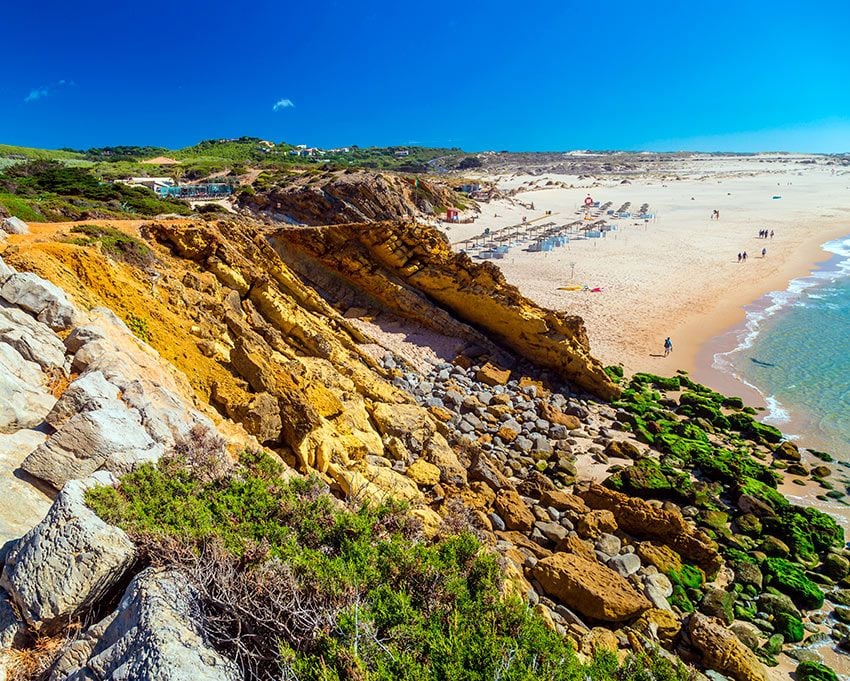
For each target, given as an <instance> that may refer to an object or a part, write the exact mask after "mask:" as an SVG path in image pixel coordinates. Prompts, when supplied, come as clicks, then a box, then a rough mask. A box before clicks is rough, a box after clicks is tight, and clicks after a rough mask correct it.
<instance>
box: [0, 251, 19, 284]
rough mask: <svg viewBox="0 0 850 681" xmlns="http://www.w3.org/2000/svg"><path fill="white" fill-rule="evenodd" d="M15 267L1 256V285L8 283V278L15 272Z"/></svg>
mask: <svg viewBox="0 0 850 681" xmlns="http://www.w3.org/2000/svg"><path fill="white" fill-rule="evenodd" d="M15 271H16V270H15V268H14V267H12V266H11V265H7V264H6V263H5V262H4V261H3V258H0V286H2V285H3V284H5V283H6V280H7V279H8V278H9V277H11V276H12V275H13V274H14V273H15Z"/></svg>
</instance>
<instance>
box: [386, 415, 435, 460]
mask: <svg viewBox="0 0 850 681" xmlns="http://www.w3.org/2000/svg"><path fill="white" fill-rule="evenodd" d="M372 419H373V420H374V421H375V425H376V426H377V427H378V432H379V433H381V435H383V436H384V437H397V438H399V439H400V440H401V441H402V442H403V443H404V446H405V447H407V450H408V451H409V452H411V453H413V454H415V455H417V456H418V455H419V454H421V452H422V450H423V449H425V445H426V444H428V441H429V440H430V439H431V437H432V436H433V435H434V434H435V433H436V432H437V424H436V423H434V421H433V419H431V417H430V415H429V414H428V411H427V410H426V409H424V408H423V407H420V406H418V405H415V404H385V403H383V402H381V403H378V404H376V405H375V407H374V408H373V409H372Z"/></svg>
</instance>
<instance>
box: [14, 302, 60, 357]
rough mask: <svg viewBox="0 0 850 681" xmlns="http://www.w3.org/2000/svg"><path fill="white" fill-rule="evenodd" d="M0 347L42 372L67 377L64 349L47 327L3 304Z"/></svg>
mask: <svg viewBox="0 0 850 681" xmlns="http://www.w3.org/2000/svg"><path fill="white" fill-rule="evenodd" d="M0 343H6V344H7V345H11V346H12V347H13V348H15V350H17V351H18V352H19V353H20V355H21V357H23V358H24V359H26V360H29V361H30V362H35V363H36V364H38V365H39V366H40V367H41V368H42V369H45V370H47V369H50V370H55V371H59V372H61V373H65V346H64V345H63V344H62V341H61V340H59V337H58V336H57V335H56V334H55V333H53V331H52V330H51V329H50V328H49V327H48V326H47V325H46V324H43V323H41V322H39V321H38V320H36V319H33V318H32V317H31V316H30V315H28V314H27V313H26V312H23V311H22V310H20V309H18V308H16V307H12V306H9V305H7V304H2V302H0Z"/></svg>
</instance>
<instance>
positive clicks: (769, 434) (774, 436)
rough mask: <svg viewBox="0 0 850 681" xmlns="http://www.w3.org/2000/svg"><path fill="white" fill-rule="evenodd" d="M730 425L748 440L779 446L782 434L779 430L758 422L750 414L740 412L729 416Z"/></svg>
mask: <svg viewBox="0 0 850 681" xmlns="http://www.w3.org/2000/svg"><path fill="white" fill-rule="evenodd" d="M729 425H730V427H731V428H733V429H734V430H737V431H738V432H739V433H741V435H743V436H744V437H746V438H747V439H750V440H753V441H755V442H766V443H772V444H778V443H779V442H781V441H782V433H781V431H780V430H779V429H778V428H774V427H773V426H769V425H767V424H766V423H760V422H758V421H756V420H755V419H754V418H753V417H752V416H750V415H749V414H746V413H743V412H738V413H736V414H731V415H730V416H729Z"/></svg>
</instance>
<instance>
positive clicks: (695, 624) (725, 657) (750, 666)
mask: <svg viewBox="0 0 850 681" xmlns="http://www.w3.org/2000/svg"><path fill="white" fill-rule="evenodd" d="M688 632H689V634H690V638H691V643H692V644H693V646H694V647H695V648H696V649H697V650H698V651H699V652H700V653H701V654H702V662H703V664H704V665H705V666H706V667H708V668H709V669H714V670H716V671H719V672H722V673H724V674H728V675H729V676H731V677H732V678H733V679H735V681H767V678H768V677H767V672H766V671H765V668H764V666H763V665H762V663H761V662H759V660H758V658H757V657H756V656H755V654H754V653H753V651H751V650H750V649H749V648H747V646H746V645H744V644H743V643H742V642H741V641H740V639H739V638H738V637H737V636H736V635H735V634H734V632H732V631H730V630H729V629H727V628H726V627H725V626H723V623H722V622H721V621H720V620H718V619H716V618H714V617H708V616H706V615H703V614H701V613H694V614H693V615H691V618H690V621H689V623H688Z"/></svg>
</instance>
